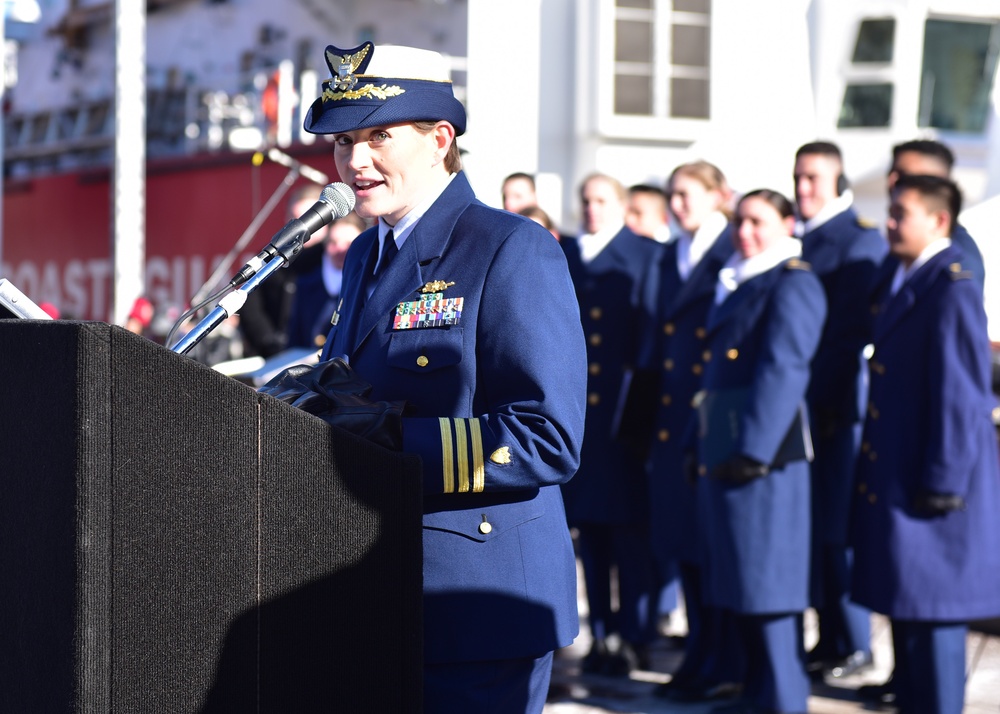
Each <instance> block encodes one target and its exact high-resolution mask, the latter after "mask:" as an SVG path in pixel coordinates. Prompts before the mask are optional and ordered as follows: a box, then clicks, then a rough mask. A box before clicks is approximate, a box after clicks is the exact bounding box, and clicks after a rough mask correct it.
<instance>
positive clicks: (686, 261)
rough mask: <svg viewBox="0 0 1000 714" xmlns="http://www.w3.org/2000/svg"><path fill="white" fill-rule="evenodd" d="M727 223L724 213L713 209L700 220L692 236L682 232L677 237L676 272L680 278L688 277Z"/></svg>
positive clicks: (685, 278)
mask: <svg viewBox="0 0 1000 714" xmlns="http://www.w3.org/2000/svg"><path fill="white" fill-rule="evenodd" d="M728 223H729V219H727V218H726V217H725V215H724V214H722V213H721V212H720V211H715V212H714V213H712V214H711V215H709V216H708V217H707V218H706V219H705V220H704V221H703V222H702V224H701V226H699V228H698V230H696V231H695V232H694V235H693V236H692V235H690V234H689V233H687V232H683V233H681V234H680V235H679V236H678V237H677V272H678V273H679V274H680V276H681V280H687V279H688V276H690V275H691V271H692V270H694V269H695V267H697V265H698V263H700V262H701V259H702V258H704V257H705V253H707V252H708V251H709V249H710V248H711V247H712V245H713V244H714V243H715V239H716V238H718V237H719V234H721V233H722V231H724V230H725V229H726V225H727V224H728Z"/></svg>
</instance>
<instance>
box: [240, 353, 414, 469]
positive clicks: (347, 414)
mask: <svg viewBox="0 0 1000 714" xmlns="http://www.w3.org/2000/svg"><path fill="white" fill-rule="evenodd" d="M258 391H259V392H260V393H261V394H268V395H270V396H272V397H274V398H275V399H280V400H281V401H283V402H285V403H286V404H291V405H292V406H293V407H297V408H299V409H301V410H303V411H306V412H309V413H310V414H314V415H316V416H318V417H320V418H321V419H323V420H324V421H326V422H328V423H330V424H333V425H334V426H336V427H339V428H341V429H344V430H345V431H349V432H351V433H352V434H356V435H358V436H362V437H364V438H366V439H368V440H369V441H373V442H375V443H376V444H378V445H379V446H383V447H385V448H387V449H393V450H394V451H401V450H402V448H403V420H402V415H403V402H373V401H371V400H369V399H368V395H369V394H370V393H371V391H372V385H370V384H368V382H366V381H364V380H363V379H361V377H359V376H358V375H357V373H356V372H355V371H354V370H353V369H351V366H350V365H349V364H347V362H345V361H344V360H343V359H341V358H340V357H335V358H334V359H331V360H327V361H326V362H320V363H319V364H317V365H315V366H308V365H304V364H299V365H295V366H294V367H289V368H288V369H286V370H283V371H282V372H281V373H279V374H278V375H276V376H275V377H274V378H273V379H271V381H269V382H268V383H267V384H265V385H264V386H263V387H261V388H260V389H259V390H258Z"/></svg>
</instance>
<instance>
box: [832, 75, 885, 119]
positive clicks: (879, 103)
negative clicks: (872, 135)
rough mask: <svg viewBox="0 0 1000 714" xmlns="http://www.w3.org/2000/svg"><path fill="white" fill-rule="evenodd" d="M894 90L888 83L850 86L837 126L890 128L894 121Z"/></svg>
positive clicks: (845, 93)
mask: <svg viewBox="0 0 1000 714" xmlns="http://www.w3.org/2000/svg"><path fill="white" fill-rule="evenodd" d="M892 89H893V85H892V84H891V83H888V82H885V83H879V84H848V85H847V89H845V90H844V103H843V104H842V105H841V107H840V117H839V118H838V119H837V126H838V127H839V128H841V129H846V128H854V127H878V126H889V122H890V121H891V120H892Z"/></svg>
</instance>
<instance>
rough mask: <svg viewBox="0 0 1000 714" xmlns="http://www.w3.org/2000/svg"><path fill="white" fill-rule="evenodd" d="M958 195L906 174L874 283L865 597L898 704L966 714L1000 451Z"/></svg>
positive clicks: (983, 613) (861, 538)
mask: <svg viewBox="0 0 1000 714" xmlns="http://www.w3.org/2000/svg"><path fill="white" fill-rule="evenodd" d="M960 206H961V196H960V193H959V191H958V187H957V186H955V184H954V183H953V182H951V181H950V180H949V179H947V178H943V177H939V176H928V175H916V174H908V175H903V176H900V177H899V178H898V180H896V182H895V185H894V187H893V189H892V192H891V205H890V209H889V220H888V223H887V228H888V235H889V244H890V250H891V252H892V256H893V264H894V266H895V268H894V269H893V270H892V271H887V272H886V273H885V277H886V279H885V280H884V281H882V282H881V283H880V284H879V286H878V287H877V288H876V293H875V296H876V297H875V302H874V304H873V310H874V313H875V317H874V333H873V334H874V352H873V353H872V356H871V357H870V359H869V367H870V369H869V372H870V375H871V390H870V399H869V402H868V408H867V420H866V422H865V428H864V440H863V442H862V445H861V452H862V454H861V458H860V459H859V462H858V470H857V486H856V489H855V493H854V518H853V521H852V523H853V527H852V541H853V543H854V545H855V552H856V559H855V568H854V579H853V584H852V594H853V597H854V598H855V599H856V600H857V601H858V602H859V603H861V604H863V605H865V606H866V607H870V608H871V609H872V610H875V611H876V612H880V613H883V614H885V615H887V616H888V617H889V619H890V621H891V624H892V637H893V649H894V651H895V662H896V665H895V672H894V675H893V685H892V687H893V689H894V691H895V695H896V705H897V707H898V708H899V709H900V711H904V712H928V713H933V714H960V712H961V711H962V708H963V703H964V691H965V644H966V633H967V631H968V625H967V623H968V622H969V621H970V620H979V619H987V618H991V617H994V616H996V615H997V614H998V613H1000V523H998V521H997V518H996V514H997V513H1000V473H998V470H1000V465H998V462H1000V455H998V453H997V442H996V434H995V432H994V428H993V424H992V420H991V416H990V412H991V409H992V406H993V401H992V394H991V391H990V353H989V338H988V337H987V333H986V314H985V312H984V310H983V302H982V294H981V293H980V291H979V289H978V288H977V286H976V285H975V283H974V282H973V280H972V276H971V274H970V273H969V272H968V271H967V270H965V268H964V266H963V265H962V262H961V261H962V260H963V253H962V252H961V251H960V250H959V249H958V248H957V246H955V245H954V244H953V242H952V241H951V239H950V238H949V234H950V233H952V231H953V229H954V221H955V216H957V215H958V212H959V209H960Z"/></svg>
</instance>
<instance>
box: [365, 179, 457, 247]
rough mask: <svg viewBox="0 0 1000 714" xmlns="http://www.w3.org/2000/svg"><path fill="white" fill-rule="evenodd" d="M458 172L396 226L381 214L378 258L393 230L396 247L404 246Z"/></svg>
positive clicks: (443, 182) (442, 183)
mask: <svg viewBox="0 0 1000 714" xmlns="http://www.w3.org/2000/svg"><path fill="white" fill-rule="evenodd" d="M457 175H458V174H449V175H448V180H447V181H442V182H441V184H440V185H439V186H438V187H437V189H436V190H435V191H433V192H431V194H430V195H428V196H427V198H425V199H424V200H423V201H422V202H421V203H419V204H417V206H415V207H414V208H413V209H412V210H410V212H409V213H407V214H406V215H405V216H403V217H402V218H400V219H399V221H398V222H397V223H396V225H394V226H390V225H389V224H388V223H386V222H385V221H384V220H383V219H382V218H381V216H380V217H379V219H378V260H381V258H382V249H383V248H384V247H385V236H386V234H387V233H388V232H389V231H390V230H391V231H392V237H393V239H394V240H395V241H396V247H397V248H402V247H403V243H405V242H406V239H407V238H408V237H409V236H410V233H412V232H413V229H414V227H415V226H416V225H417V222H418V221H419V220H420V219H421V218H423V216H424V214H425V213H427V211H428V210H430V207H431V206H433V205H434V202H435V201H437V200H438V198H439V197H440V196H441V194H442V193H444V190H445V189H446V188H448V185H449V184H450V183H451V182H452V180H453V179H454V178H455V176H457ZM378 260H376V261H375V265H378Z"/></svg>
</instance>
